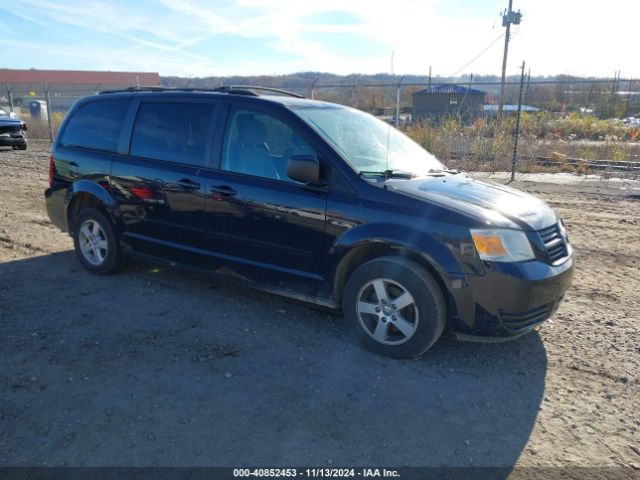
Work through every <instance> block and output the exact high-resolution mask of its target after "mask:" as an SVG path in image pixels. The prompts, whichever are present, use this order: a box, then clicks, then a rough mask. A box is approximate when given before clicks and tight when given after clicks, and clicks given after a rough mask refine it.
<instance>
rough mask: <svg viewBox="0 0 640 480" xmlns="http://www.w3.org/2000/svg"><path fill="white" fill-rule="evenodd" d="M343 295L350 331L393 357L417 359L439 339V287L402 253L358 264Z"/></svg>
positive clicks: (443, 309) (441, 315) (443, 305)
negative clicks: (401, 254) (400, 255)
mask: <svg viewBox="0 0 640 480" xmlns="http://www.w3.org/2000/svg"><path fill="white" fill-rule="evenodd" d="M342 298H343V300H342V308H343V311H344V316H345V320H346V322H347V325H348V326H349V329H350V331H351V333H352V335H353V336H354V337H355V338H356V339H357V340H358V341H359V342H360V343H362V344H364V346H365V347H367V348H368V349H369V350H372V351H374V352H376V353H378V354H381V355H385V356H388V357H392V358H416V357H419V356H420V355H422V354H423V353H424V352H426V351H427V350H428V349H429V348H430V347H431V346H432V345H433V344H434V343H435V342H436V341H437V340H438V338H440V335H442V331H443V330H444V326H445V323H446V303H445V299H444V296H443V294H442V291H441V289H440V286H439V285H438V283H437V282H436V280H435V279H434V278H433V276H432V275H431V274H430V273H429V272H428V271H427V270H426V269H425V268H424V267H422V266H421V265H419V264H417V263H416V262H413V261H411V260H408V259H406V258H403V257H395V256H390V257H380V258H376V259H374V260H371V261H369V262H366V263H364V264H362V265H361V266H360V267H358V268H357V269H356V270H355V271H354V272H353V273H352V274H351V276H350V277H349V280H348V281H347V283H346V285H345V287H344V291H343V297H342ZM398 302H399V303H398Z"/></svg>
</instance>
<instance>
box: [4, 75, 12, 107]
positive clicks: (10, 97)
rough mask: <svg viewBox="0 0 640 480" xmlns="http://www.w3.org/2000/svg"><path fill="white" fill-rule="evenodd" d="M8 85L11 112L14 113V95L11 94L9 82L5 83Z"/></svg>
mask: <svg viewBox="0 0 640 480" xmlns="http://www.w3.org/2000/svg"><path fill="white" fill-rule="evenodd" d="M5 83H6V84H7V99H9V111H10V112H11V113H13V95H12V94H11V88H10V87H9V82H5Z"/></svg>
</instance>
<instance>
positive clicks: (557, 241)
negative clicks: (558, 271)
mask: <svg viewBox="0 0 640 480" xmlns="http://www.w3.org/2000/svg"><path fill="white" fill-rule="evenodd" d="M538 235H540V238H541V239H542V243H544V250H545V252H547V256H548V257H549V260H551V261H552V262H555V261H556V260H559V259H561V258H563V257H566V256H567V245H566V243H565V240H564V238H563V237H562V235H561V234H560V226H559V225H558V224H555V225H552V226H550V227H547V228H543V229H542V230H538Z"/></svg>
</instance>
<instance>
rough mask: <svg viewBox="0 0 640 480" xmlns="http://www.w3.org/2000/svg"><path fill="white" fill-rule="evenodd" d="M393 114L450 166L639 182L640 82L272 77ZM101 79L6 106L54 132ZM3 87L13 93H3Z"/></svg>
mask: <svg viewBox="0 0 640 480" xmlns="http://www.w3.org/2000/svg"><path fill="white" fill-rule="evenodd" d="M268 86H271V87H276V88H283V89H287V90H290V91H292V92H295V93H299V94H302V95H304V96H307V97H309V98H314V99H316V100H325V101H329V102H335V103H340V104H343V105H349V106H352V107H354V108H358V109H361V110H364V111H367V112H369V113H371V114H373V115H375V116H377V117H378V118H380V119H381V120H383V121H386V122H388V123H389V124H390V125H393V126H395V127H397V128H399V129H401V130H402V131H404V132H405V133H406V134H407V135H409V136H410V137H411V138H413V139H414V140H415V141H416V142H418V143H419V144H420V145H422V146H423V147H424V148H425V149H427V150H428V151H430V152H431V153H433V154H434V155H436V156H437V157H438V158H439V159H440V160H442V161H443V163H445V164H446V165H447V166H449V167H451V168H459V169H462V170H465V171H472V172H476V173H477V174H486V175H488V176H495V174H498V176H500V175H503V176H504V175H505V174H510V175H511V178H514V177H515V176H516V175H523V174H545V173H558V172H566V173H577V174H582V175H593V178H599V179H602V180H609V179H622V180H625V181H626V180H630V181H640V80H621V79H616V80H576V79H567V80H557V79H556V80H536V81H533V80H531V79H529V78H527V77H526V76H525V75H523V76H522V78H520V79H518V80H517V81H516V80H512V81H508V82H506V85H505V104H504V105H503V106H502V108H501V106H500V105H498V104H497V103H496V102H497V99H498V98H499V94H500V87H501V84H500V82H495V81H494V82H481V81H480V82H478V81H476V82H473V81H471V79H470V80H469V81H468V82H458V83H456V84H453V83H450V82H447V81H442V79H437V81H436V80H434V81H433V82H431V83H408V84H405V83H403V82H402V79H400V80H399V81H398V82H393V83H378V84H373V83H367V84H358V83H355V84H351V85H347V84H319V82H313V83H312V84H309V85H294V86H291V85H268ZM102 89H104V87H103V86H101V85H82V86H73V85H72V86H70V85H55V84H47V83H44V84H42V85H8V84H7V85H4V88H2V86H0V106H1V107H3V108H4V109H5V110H11V111H14V112H15V113H16V115H18V116H20V117H21V118H22V119H23V120H24V121H25V122H26V123H27V125H28V129H29V130H28V132H29V136H30V137H31V138H34V139H49V140H53V138H54V137H55V134H56V132H57V129H58V127H59V125H60V123H61V122H62V120H63V118H64V116H65V114H66V112H67V111H68V110H69V108H70V107H71V105H72V104H73V102H75V101H76V100H77V99H78V98H81V97H84V96H86V95H92V94H94V93H96V92H99V91H100V90H102ZM3 90H4V92H3Z"/></svg>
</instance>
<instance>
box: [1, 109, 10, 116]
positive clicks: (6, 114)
mask: <svg viewBox="0 0 640 480" xmlns="http://www.w3.org/2000/svg"><path fill="white" fill-rule="evenodd" d="M8 116H9V114H8V113H7V112H5V111H4V110H3V109H2V108H0V117H8Z"/></svg>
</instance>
